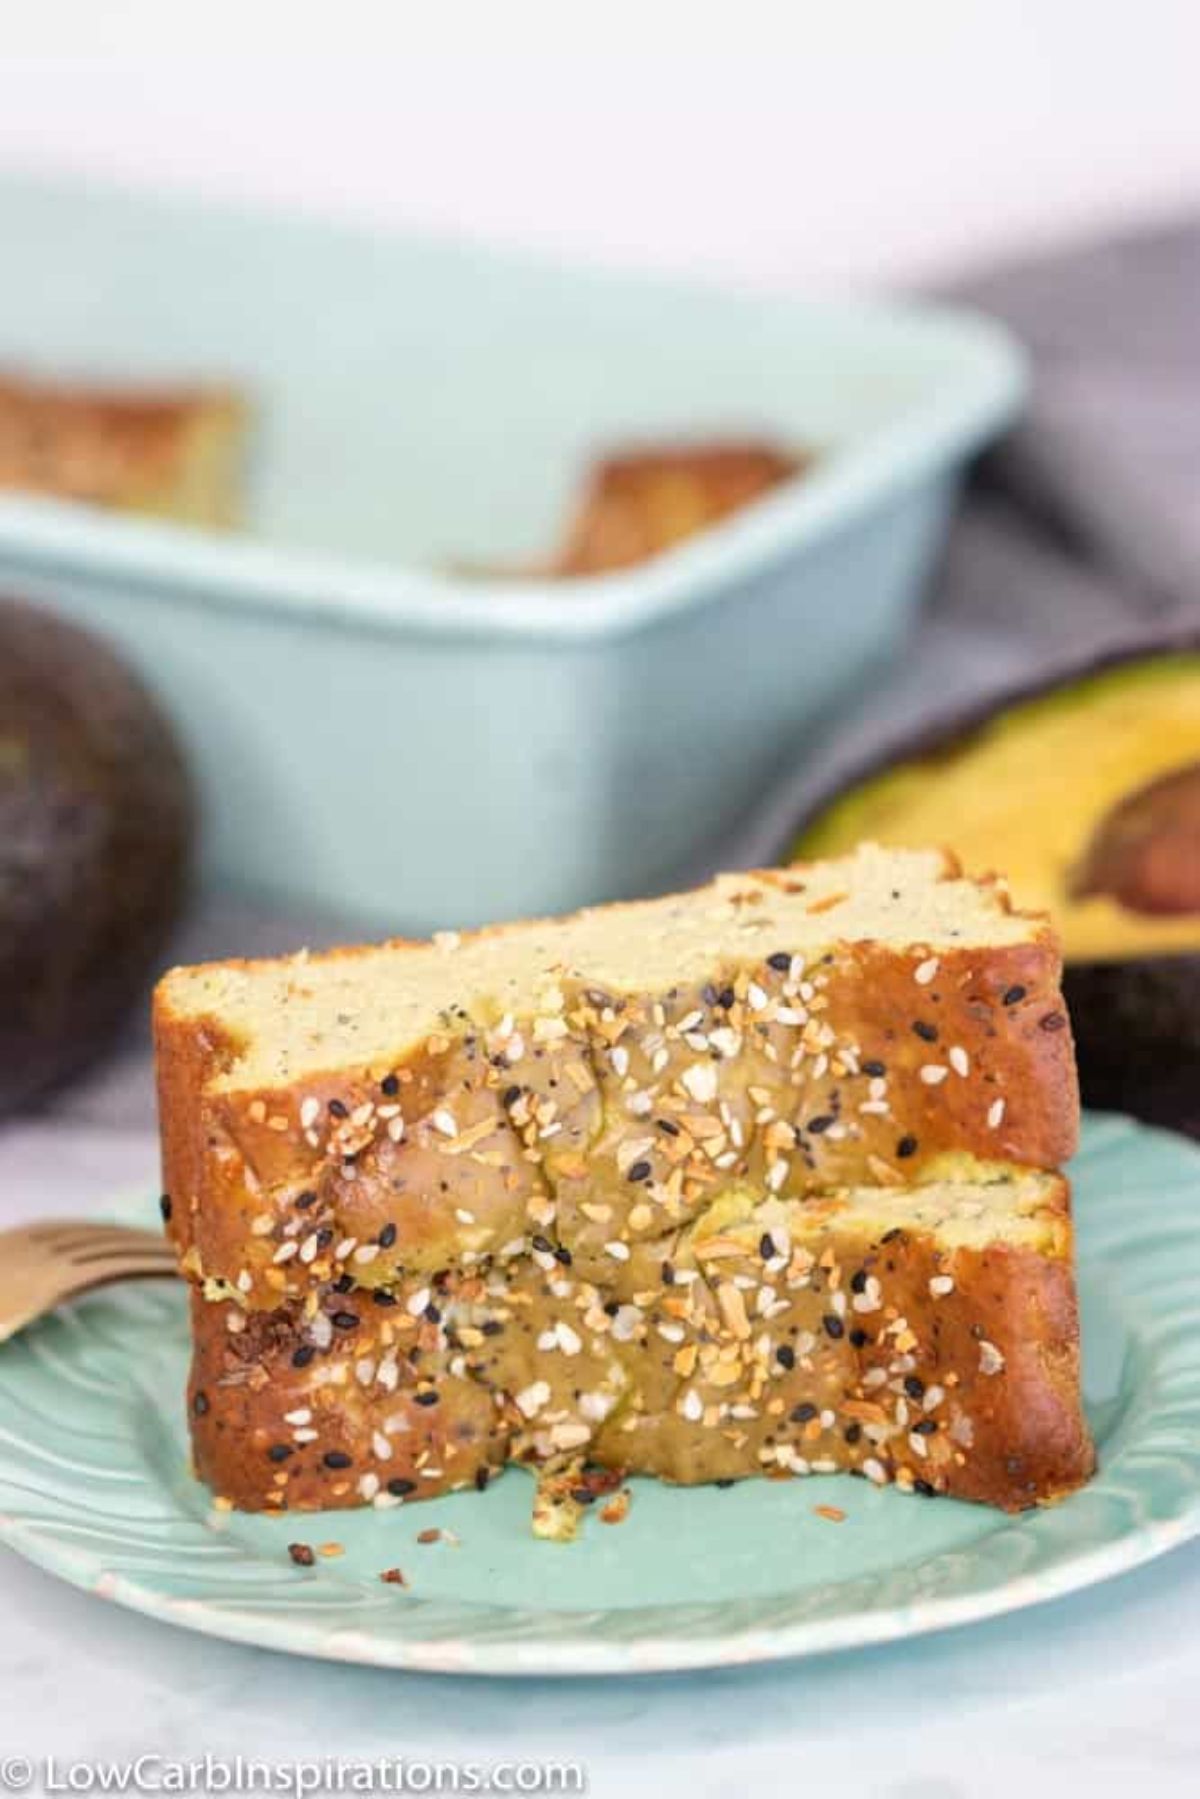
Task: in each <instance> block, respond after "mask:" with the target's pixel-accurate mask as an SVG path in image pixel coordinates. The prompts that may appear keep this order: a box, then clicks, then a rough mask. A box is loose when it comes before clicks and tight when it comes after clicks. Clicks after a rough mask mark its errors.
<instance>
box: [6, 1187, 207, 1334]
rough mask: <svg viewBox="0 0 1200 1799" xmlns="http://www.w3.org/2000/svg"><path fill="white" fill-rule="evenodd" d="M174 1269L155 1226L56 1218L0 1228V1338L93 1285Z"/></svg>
mask: <svg viewBox="0 0 1200 1799" xmlns="http://www.w3.org/2000/svg"><path fill="white" fill-rule="evenodd" d="M175 1273H177V1269H176V1265H175V1252H174V1250H173V1249H172V1248H171V1246H170V1244H169V1243H167V1242H165V1241H164V1239H163V1238H162V1237H160V1236H159V1235H158V1233H157V1232H156V1231H141V1230H137V1229H136V1228H135V1227H134V1226H132V1225H125V1224H98V1223H96V1222H95V1221H94V1220H91V1219H82V1218H56V1219H54V1220H53V1221H49V1220H48V1221H47V1222H46V1223H44V1224H22V1225H18V1226H17V1227H16V1229H15V1230H8V1231H0V1343H3V1342H4V1341H6V1339H7V1338H9V1337H15V1336H16V1334H17V1332H18V1331H20V1330H24V1328H25V1326H26V1325H27V1324H32V1323H33V1322H34V1320H35V1319H37V1318H44V1317H45V1316H46V1314H47V1312H52V1311H54V1309H55V1307H56V1306H60V1305H62V1304H63V1302H64V1300H68V1299H74V1298H75V1297H76V1295H77V1294H79V1293H87V1292H88V1291H90V1289H91V1288H93V1287H106V1286H108V1285H109V1284H110V1282H112V1281H127V1280H136V1279H140V1278H142V1277H144V1276H146V1275H170V1274H175Z"/></svg>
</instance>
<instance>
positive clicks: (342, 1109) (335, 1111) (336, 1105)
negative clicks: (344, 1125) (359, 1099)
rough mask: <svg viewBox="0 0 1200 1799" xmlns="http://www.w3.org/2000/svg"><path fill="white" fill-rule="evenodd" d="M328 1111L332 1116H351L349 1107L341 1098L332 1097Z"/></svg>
mask: <svg viewBox="0 0 1200 1799" xmlns="http://www.w3.org/2000/svg"><path fill="white" fill-rule="evenodd" d="M328 1111H329V1116H330V1117H331V1118H349V1116H350V1113H349V1110H348V1108H347V1107H346V1106H345V1105H343V1103H342V1101H341V1100H340V1099H331V1100H330V1102H329V1107H328Z"/></svg>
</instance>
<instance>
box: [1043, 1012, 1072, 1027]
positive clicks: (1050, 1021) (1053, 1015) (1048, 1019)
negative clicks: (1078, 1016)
mask: <svg viewBox="0 0 1200 1799" xmlns="http://www.w3.org/2000/svg"><path fill="white" fill-rule="evenodd" d="M1038 1024H1039V1026H1040V1027H1041V1029H1042V1030H1043V1031H1065V1030H1066V1028H1067V1019H1066V1014H1065V1013H1064V1012H1047V1014H1046V1016H1045V1017H1044V1018H1039V1019H1038Z"/></svg>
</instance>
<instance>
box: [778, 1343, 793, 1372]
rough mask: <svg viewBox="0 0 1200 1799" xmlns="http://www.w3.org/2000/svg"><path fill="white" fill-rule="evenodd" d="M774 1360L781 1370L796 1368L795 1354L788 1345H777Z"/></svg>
mask: <svg viewBox="0 0 1200 1799" xmlns="http://www.w3.org/2000/svg"><path fill="white" fill-rule="evenodd" d="M775 1360H776V1361H777V1362H778V1363H779V1366H780V1367H781V1368H794V1367H795V1366H796V1352H795V1350H794V1349H793V1348H792V1346H791V1344H790V1343H781V1344H780V1345H779V1348H778V1349H777V1350H776V1351H775Z"/></svg>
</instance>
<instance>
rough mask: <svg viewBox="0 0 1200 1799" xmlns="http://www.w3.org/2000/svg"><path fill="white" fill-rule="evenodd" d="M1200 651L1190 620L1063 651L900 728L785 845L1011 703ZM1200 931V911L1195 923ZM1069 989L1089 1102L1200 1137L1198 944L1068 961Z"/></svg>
mask: <svg viewBox="0 0 1200 1799" xmlns="http://www.w3.org/2000/svg"><path fill="white" fill-rule="evenodd" d="M1196 651H1200V631H1198V630H1197V629H1196V628H1195V626H1194V625H1184V626H1182V627H1175V628H1172V629H1169V630H1165V631H1156V632H1154V633H1152V634H1144V635H1141V636H1139V637H1137V638H1136V639H1131V640H1129V641H1128V642H1126V643H1124V644H1121V645H1119V646H1116V647H1108V648H1106V649H1104V650H1102V651H1100V652H1099V653H1097V652H1095V651H1093V652H1092V653H1091V654H1089V655H1086V656H1082V657H1075V658H1073V659H1071V660H1067V661H1064V662H1063V663H1061V664H1060V665H1058V666H1057V667H1056V668H1054V669H1053V670H1051V671H1049V672H1047V673H1042V674H1040V675H1039V676H1038V677H1037V678H1035V679H1033V680H1030V681H1025V682H1016V683H1014V684H1013V685H1012V686H1011V687H1009V688H1007V689H1006V690H1005V692H1004V693H1003V694H992V695H990V696H989V697H988V698H986V699H984V700H981V701H979V702H978V703H977V704H975V705H973V706H970V707H966V708H963V707H960V708H958V709H957V710H950V711H947V712H946V713H944V714H942V715H941V716H940V717H935V718H933V719H932V720H931V721H930V722H929V723H928V724H926V725H924V726H923V727H921V728H920V729H919V730H918V731H915V732H914V731H909V732H907V733H904V734H899V735H897V737H896V739H895V741H894V742H892V743H890V744H889V745H887V746H886V747H885V748H884V749H883V750H877V751H876V752H875V753H874V754H872V755H871V756H870V757H869V758H867V759H865V760H864V761H863V762H861V763H860V764H859V765H858V766H857V767H856V768H854V769H852V770H851V771H849V772H848V773H845V774H844V775H843V776H842V777H841V778H840V779H839V780H838V781H837V782H836V783H832V784H830V785H828V786H827V787H825V788H824V789H823V790H822V791H820V792H818V793H816V794H814V795H813V796H812V797H811V799H810V800H809V802H808V803H807V804H806V806H805V808H804V812H803V815H802V816H801V817H800V818H799V819H798V820H796V822H795V823H794V824H793V825H792V826H791V828H790V829H789V831H788V834H787V839H786V841H785V843H783V844H782V845H780V849H779V853H778V857H777V859H778V860H781V861H790V860H792V858H793V857H794V856H795V854H796V853H797V851H796V845H797V844H798V842H799V841H800V839H802V838H803V836H804V834H805V833H806V832H807V831H808V830H809V828H810V827H811V826H812V825H814V824H815V823H816V822H817V820H818V819H820V818H821V817H822V816H823V815H824V813H825V812H826V811H827V810H828V808H829V807H830V806H831V805H833V804H834V802H835V801H836V800H838V799H840V798H841V797H842V796H843V795H845V794H848V793H851V792H853V791H854V790H855V789H857V788H859V787H863V786H866V785H868V784H869V783H870V782H871V781H872V780H873V779H874V778H875V777H877V776H880V775H883V774H884V773H886V772H887V770H888V769H890V768H892V767H893V766H895V765H896V764H898V763H904V762H909V761H916V760H918V759H920V760H925V759H929V760H930V761H931V762H936V759H937V758H938V757H939V756H950V755H953V754H954V753H955V752H957V751H958V750H960V749H962V748H964V747H965V746H966V745H968V744H969V743H970V740H971V738H972V737H973V736H974V734H975V733H976V732H977V731H979V730H981V729H982V728H983V727H984V726H985V725H987V724H988V723H990V722H991V721H992V720H993V719H995V718H997V717H999V716H1000V715H1001V714H1002V713H1004V712H1007V711H1008V710H1009V709H1010V708H1011V707H1013V706H1019V705H1022V704H1023V703H1024V702H1025V701H1027V700H1034V699H1039V698H1041V697H1042V696H1045V695H1049V694H1052V693H1055V692H1058V691H1060V690H1065V689H1068V688H1070V687H1072V686H1074V685H1075V684H1076V683H1077V682H1080V681H1086V680H1088V679H1089V678H1090V677H1091V676H1093V675H1099V674H1103V673H1106V672H1107V671H1108V670H1110V669H1116V668H1120V667H1121V666H1122V665H1123V664H1126V663H1140V662H1145V661H1147V660H1149V659H1151V658H1153V657H1155V656H1164V657H1166V656H1173V655H1179V654H1187V653H1189V652H1196ZM1197 937H1198V938H1200V921H1198V923H1197ZM1063 993H1064V996H1065V998H1066V1002H1067V1010H1068V1012H1069V1013H1070V1018H1071V1029H1072V1035H1073V1037H1074V1040H1075V1052H1076V1058H1077V1061H1078V1064H1079V1084H1080V1093H1081V1096H1082V1099H1083V1103H1084V1104H1085V1105H1086V1106H1091V1107H1094V1108H1097V1109H1099V1110H1103V1111H1118V1112H1128V1113H1130V1114H1131V1115H1132V1116H1133V1117H1135V1118H1141V1119H1144V1120H1145V1121H1146V1122H1147V1123H1150V1124H1160V1125H1165V1126H1167V1127H1168V1128H1169V1129H1172V1130H1177V1131H1183V1132H1185V1133H1186V1134H1187V1135H1189V1136H1192V1137H1195V1138H1197V1139H1200V948H1198V949H1197V951H1196V953H1194V954H1193V953H1187V954H1182V955H1181V954H1177V953H1172V954H1168V955H1162V956H1146V957H1136V958H1126V959H1125V960H1121V961H1111V962H1082V961H1080V962H1067V963H1066V964H1065V966H1064V970H1063Z"/></svg>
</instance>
